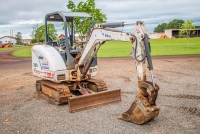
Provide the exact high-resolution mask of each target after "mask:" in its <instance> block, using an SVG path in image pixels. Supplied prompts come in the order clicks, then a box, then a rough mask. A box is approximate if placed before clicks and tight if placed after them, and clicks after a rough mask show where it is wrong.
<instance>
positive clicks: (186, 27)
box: [179, 20, 195, 38]
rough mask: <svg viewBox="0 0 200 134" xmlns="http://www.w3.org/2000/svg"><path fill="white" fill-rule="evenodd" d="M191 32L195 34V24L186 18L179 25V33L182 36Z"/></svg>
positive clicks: (186, 35) (187, 35) (189, 34)
mask: <svg viewBox="0 0 200 134" xmlns="http://www.w3.org/2000/svg"><path fill="white" fill-rule="evenodd" d="M192 34H195V25H194V21H193V20H187V21H186V22H185V23H183V24H182V25H181V30H180V33H179V35H180V36H184V37H187V38H188V37H189V36H191V35H192Z"/></svg>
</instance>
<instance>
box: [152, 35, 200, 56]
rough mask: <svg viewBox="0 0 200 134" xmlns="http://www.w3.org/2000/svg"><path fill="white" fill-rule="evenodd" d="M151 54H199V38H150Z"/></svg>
mask: <svg viewBox="0 0 200 134" xmlns="http://www.w3.org/2000/svg"><path fill="white" fill-rule="evenodd" d="M150 42H151V49H152V53H151V55H152V56H177V55H195V54H200V38H189V39H188V44H187V39H186V38H177V39H176V38H174V39H154V40H151V41H150Z"/></svg>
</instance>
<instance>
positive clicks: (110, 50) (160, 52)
mask: <svg viewBox="0 0 200 134" xmlns="http://www.w3.org/2000/svg"><path fill="white" fill-rule="evenodd" d="M150 43H151V50H152V51H151V55H152V56H177V55H196V54H200V38H189V39H188V44H187V39H186V38H174V39H151V40H150ZM131 47H132V45H131V43H130V42H121V41H112V42H106V43H105V44H104V45H102V46H101V48H100V50H99V52H98V54H97V55H98V57H102V58H103V57H110V58H111V57H129V53H130V51H131Z"/></svg>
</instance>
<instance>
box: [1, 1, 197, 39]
mask: <svg viewBox="0 0 200 134" xmlns="http://www.w3.org/2000/svg"><path fill="white" fill-rule="evenodd" d="M73 1H74V2H75V3H76V4H77V3H79V2H80V1H81V0H73ZM82 1H86V0H82ZM95 2H96V7H97V8H99V9H101V11H102V12H103V13H105V14H106V15H107V18H108V20H107V22H120V21H123V22H135V21H144V22H145V24H146V26H147V29H148V31H150V32H152V31H153V30H154V27H156V26H157V25H158V24H160V23H164V22H165V23H168V22H170V21H172V20H173V19H182V20H184V21H185V20H187V19H191V20H194V24H195V25H200V15H199V5H200V1H199V0H190V1H183V0H165V1H161V0H112V1H109V0H96V1H95ZM67 3H68V0H34V1H27V0H7V1H6V2H4V3H3V4H1V5H0V37H1V36H4V35H5V34H8V35H9V31H10V30H14V31H21V32H22V35H23V36H24V37H26V38H30V36H29V35H28V34H23V33H27V32H28V31H32V27H33V26H34V25H36V24H39V25H41V24H42V23H44V17H45V15H46V14H47V13H50V12H54V11H68V9H67V7H66V5H67ZM3 31H4V32H3ZM6 31H7V32H6Z"/></svg>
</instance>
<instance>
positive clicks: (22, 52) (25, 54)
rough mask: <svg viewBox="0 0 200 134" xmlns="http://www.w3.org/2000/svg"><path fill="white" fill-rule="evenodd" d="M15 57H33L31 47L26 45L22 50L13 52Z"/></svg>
mask: <svg viewBox="0 0 200 134" xmlns="http://www.w3.org/2000/svg"><path fill="white" fill-rule="evenodd" d="M12 55H13V56H15V57H21V58H30V57H31V47H25V48H23V49H20V50H16V51H15V52H13V53H12Z"/></svg>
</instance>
